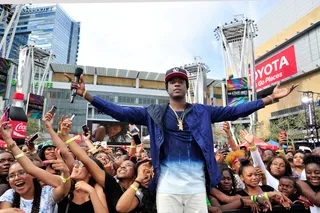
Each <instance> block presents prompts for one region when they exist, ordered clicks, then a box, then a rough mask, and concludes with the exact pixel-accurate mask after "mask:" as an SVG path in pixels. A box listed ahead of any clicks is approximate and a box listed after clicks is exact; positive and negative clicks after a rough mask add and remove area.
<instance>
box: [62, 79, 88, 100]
mask: <svg viewBox="0 0 320 213" xmlns="http://www.w3.org/2000/svg"><path fill="white" fill-rule="evenodd" d="M64 76H66V77H67V78H68V80H69V81H71V90H72V89H77V95H79V96H81V97H82V96H83V93H84V91H85V90H86V86H85V83H84V81H83V74H82V75H81V76H80V81H79V83H77V82H76V81H74V80H73V79H72V78H71V77H70V76H69V75H68V74H66V73H65V74H64Z"/></svg>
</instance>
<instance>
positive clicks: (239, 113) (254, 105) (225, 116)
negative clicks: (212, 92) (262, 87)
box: [207, 100, 264, 123]
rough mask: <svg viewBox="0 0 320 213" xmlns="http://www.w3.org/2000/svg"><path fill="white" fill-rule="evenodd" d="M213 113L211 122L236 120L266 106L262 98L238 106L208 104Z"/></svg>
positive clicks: (210, 111) (211, 113)
mask: <svg viewBox="0 0 320 213" xmlns="http://www.w3.org/2000/svg"><path fill="white" fill-rule="evenodd" d="M207 107H208V108H209V113H210V115H211V122H212V123H215V122H221V121H234V120H237V119H238V118H240V117H246V116H249V115H250V114H251V113H253V112H255V111H257V110H259V109H261V108H263V107H264V103H263V101H262V100H257V101H251V102H248V103H244V104H239V105H238V106H234V107H230V106H225V107H220V106H219V107H213V106H207Z"/></svg>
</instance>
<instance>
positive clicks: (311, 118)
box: [299, 91, 320, 147]
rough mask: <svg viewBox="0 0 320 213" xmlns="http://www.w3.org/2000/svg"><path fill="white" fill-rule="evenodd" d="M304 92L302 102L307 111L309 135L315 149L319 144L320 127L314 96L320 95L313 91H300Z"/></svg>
mask: <svg viewBox="0 0 320 213" xmlns="http://www.w3.org/2000/svg"><path fill="white" fill-rule="evenodd" d="M299 92H302V98H301V102H302V105H303V108H304V111H305V117H306V127H307V130H308V134H309V139H311V141H312V142H313V145H314V147H316V146H317V144H319V133H318V129H319V125H318V121H317V117H316V108H315V102H314V95H315V94H317V95H319V94H320V93H316V92H313V91H299Z"/></svg>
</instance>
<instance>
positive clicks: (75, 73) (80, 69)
mask: <svg viewBox="0 0 320 213" xmlns="http://www.w3.org/2000/svg"><path fill="white" fill-rule="evenodd" d="M82 74H83V69H82V68H80V67H77V68H76V71H75V72H74V76H78V77H80V75H82Z"/></svg>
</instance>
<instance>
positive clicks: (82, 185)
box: [75, 181, 94, 194]
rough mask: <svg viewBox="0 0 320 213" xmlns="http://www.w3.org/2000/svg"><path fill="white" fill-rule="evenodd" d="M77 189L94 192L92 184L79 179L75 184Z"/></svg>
mask: <svg viewBox="0 0 320 213" xmlns="http://www.w3.org/2000/svg"><path fill="white" fill-rule="evenodd" d="M75 189H76V190H77V191H78V190H81V191H84V192H87V193H89V194H90V193H92V192H93V190H94V188H93V187H92V186H90V185H89V184H88V183H86V182H84V181H79V182H77V183H76V185H75Z"/></svg>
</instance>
